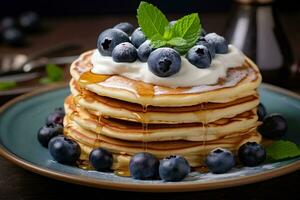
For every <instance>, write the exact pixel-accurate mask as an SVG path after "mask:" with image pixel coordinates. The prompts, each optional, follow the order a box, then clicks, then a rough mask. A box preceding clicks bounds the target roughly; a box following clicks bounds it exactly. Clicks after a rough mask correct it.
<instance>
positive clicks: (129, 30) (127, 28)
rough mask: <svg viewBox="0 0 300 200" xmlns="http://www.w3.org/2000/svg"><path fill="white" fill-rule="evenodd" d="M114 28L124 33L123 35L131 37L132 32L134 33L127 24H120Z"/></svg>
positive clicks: (132, 28) (131, 27) (130, 25)
mask: <svg viewBox="0 0 300 200" xmlns="http://www.w3.org/2000/svg"><path fill="white" fill-rule="evenodd" d="M114 28H116V29H120V30H121V31H124V32H125V33H127V35H131V34H132V32H133V31H134V27H133V26H132V24H130V23H128V22H121V23H119V24H117V25H115V26H114Z"/></svg>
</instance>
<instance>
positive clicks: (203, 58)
mask: <svg viewBox="0 0 300 200" xmlns="http://www.w3.org/2000/svg"><path fill="white" fill-rule="evenodd" d="M186 58H187V59H188V61H189V62H190V63H192V64H193V65H195V66H196V67H198V68H208V67H209V66H210V63H211V55H210V53H209V50H208V48H207V47H206V46H204V45H196V46H194V47H192V48H191V49H190V50H189V51H188V52H187V54H186Z"/></svg>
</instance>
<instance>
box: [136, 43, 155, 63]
mask: <svg viewBox="0 0 300 200" xmlns="http://www.w3.org/2000/svg"><path fill="white" fill-rule="evenodd" d="M152 50H153V49H152V47H151V43H150V40H146V41H145V42H144V43H143V44H141V46H139V48H138V50H137V53H138V58H139V60H140V61H142V62H147V60H148V57H149V55H150V53H151V52H152Z"/></svg>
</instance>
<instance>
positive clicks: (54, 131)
mask: <svg viewBox="0 0 300 200" xmlns="http://www.w3.org/2000/svg"><path fill="white" fill-rule="evenodd" d="M61 134H63V126H62V125H60V124H50V125H49V126H43V127H41V128H40V129H39V131H38V135H37V138H38V141H39V142H40V144H41V145H42V146H44V147H46V148H48V143H49V141H50V140H51V139H52V138H53V137H55V136H58V135H61Z"/></svg>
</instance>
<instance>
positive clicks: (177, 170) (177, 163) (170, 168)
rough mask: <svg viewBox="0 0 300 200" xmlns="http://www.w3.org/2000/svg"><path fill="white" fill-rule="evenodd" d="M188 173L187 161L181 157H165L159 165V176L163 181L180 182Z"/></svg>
mask: <svg viewBox="0 0 300 200" xmlns="http://www.w3.org/2000/svg"><path fill="white" fill-rule="evenodd" d="M190 171H191V169H190V165H189V163H188V161H187V160H186V159H185V158H183V157H181V156H169V157H166V158H164V159H163V160H161V161H160V164H159V176H160V178H161V179H162V180H164V181H181V180H182V179H184V178H185V177H186V176H187V175H188V174H189V173H190Z"/></svg>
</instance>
